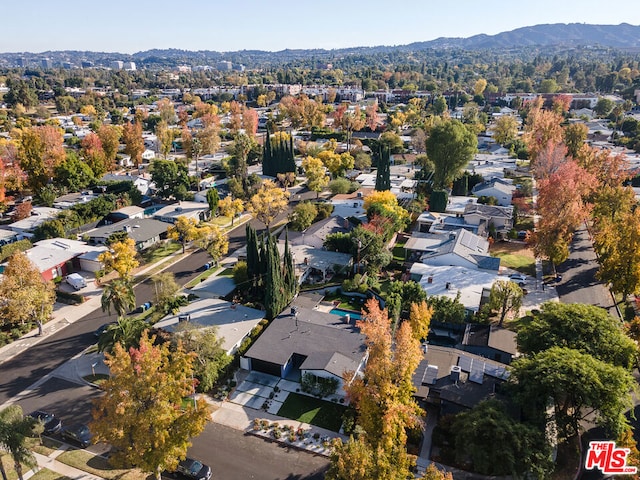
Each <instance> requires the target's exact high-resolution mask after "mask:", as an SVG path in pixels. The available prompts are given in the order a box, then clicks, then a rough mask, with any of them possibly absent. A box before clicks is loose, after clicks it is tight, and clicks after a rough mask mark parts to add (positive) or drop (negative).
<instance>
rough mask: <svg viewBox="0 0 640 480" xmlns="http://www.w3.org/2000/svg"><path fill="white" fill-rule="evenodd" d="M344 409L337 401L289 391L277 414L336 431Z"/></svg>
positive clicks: (340, 423) (340, 422) (338, 428)
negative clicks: (328, 400) (327, 400)
mask: <svg viewBox="0 0 640 480" xmlns="http://www.w3.org/2000/svg"><path fill="white" fill-rule="evenodd" d="M345 410H346V407H345V406H344V405H340V404H339V403H333V402H326V401H324V400H320V399H318V398H314V397H308V396H306V395H300V394H297V393H290V394H289V396H288V397H287V399H286V400H285V401H284V403H283V404H282V407H280V410H279V411H278V415H280V416H281V417H286V418H290V419H292V420H297V421H299V422H304V423H310V424H311V425H316V426H317V427H321V428H326V429H327V430H332V431H334V432H337V431H338V430H340V425H342V414H343V413H344V412H345Z"/></svg>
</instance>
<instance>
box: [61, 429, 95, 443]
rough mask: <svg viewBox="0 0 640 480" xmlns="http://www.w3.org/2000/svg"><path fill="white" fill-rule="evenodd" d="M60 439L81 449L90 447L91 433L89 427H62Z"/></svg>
mask: <svg viewBox="0 0 640 480" xmlns="http://www.w3.org/2000/svg"><path fill="white" fill-rule="evenodd" d="M62 438H64V439H65V440H71V441H72V442H75V443H78V444H80V446H82V448H86V447H88V446H89V445H91V432H90V431H89V427H87V426H86V425H82V424H76V425H71V426H70V427H64V428H63V429H62Z"/></svg>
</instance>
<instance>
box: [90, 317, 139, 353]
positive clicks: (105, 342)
mask: <svg viewBox="0 0 640 480" xmlns="http://www.w3.org/2000/svg"><path fill="white" fill-rule="evenodd" d="M147 328H149V324H148V323H147V322H145V321H144V320H143V319H141V318H139V317H125V316H121V317H118V320H117V321H116V323H113V324H111V325H109V326H108V327H107V328H106V329H105V330H104V331H103V332H102V333H101V334H100V337H99V338H98V351H99V352H107V353H113V350H114V348H115V346H116V345H120V346H122V348H124V349H125V350H129V348H131V347H134V348H138V346H139V342H140V337H141V336H142V332H143V331H145V330H146V329H147Z"/></svg>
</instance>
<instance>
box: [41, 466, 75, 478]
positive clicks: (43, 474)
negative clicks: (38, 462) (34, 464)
mask: <svg viewBox="0 0 640 480" xmlns="http://www.w3.org/2000/svg"><path fill="white" fill-rule="evenodd" d="M31 478H32V479H35V480H71V479H70V478H69V477H65V476H64V475H62V474H60V473H58V472H54V471H52V470H49V469H47V468H41V469H40V470H38V472H37V473H35V474H34V475H33V476H32V477H31Z"/></svg>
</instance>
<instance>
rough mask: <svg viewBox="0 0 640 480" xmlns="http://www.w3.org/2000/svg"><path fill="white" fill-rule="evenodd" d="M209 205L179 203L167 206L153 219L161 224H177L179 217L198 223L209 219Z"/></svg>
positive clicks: (154, 215)
mask: <svg viewBox="0 0 640 480" xmlns="http://www.w3.org/2000/svg"><path fill="white" fill-rule="evenodd" d="M210 213H211V211H210V209H209V205H208V204H206V203H198V202H178V203H172V204H171V205H167V206H166V207H163V208H161V209H160V210H158V211H157V212H155V213H154V214H153V218H155V219H156V220H160V221H161V222H167V223H175V222H176V220H177V219H178V217H186V218H192V219H194V220H195V221H196V222H202V221H205V220H208V219H209V215H210Z"/></svg>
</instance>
